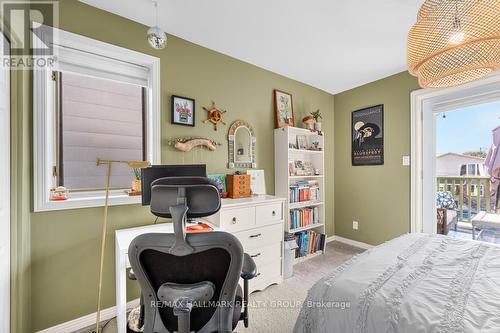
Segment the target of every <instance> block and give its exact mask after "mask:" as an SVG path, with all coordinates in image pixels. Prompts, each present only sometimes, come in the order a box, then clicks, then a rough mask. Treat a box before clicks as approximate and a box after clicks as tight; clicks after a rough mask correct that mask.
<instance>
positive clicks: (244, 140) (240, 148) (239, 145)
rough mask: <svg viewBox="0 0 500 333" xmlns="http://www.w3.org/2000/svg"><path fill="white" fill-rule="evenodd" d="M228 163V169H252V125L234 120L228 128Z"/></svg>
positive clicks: (253, 147)
mask: <svg viewBox="0 0 500 333" xmlns="http://www.w3.org/2000/svg"><path fill="white" fill-rule="evenodd" d="M228 140H229V147H228V149H229V163H228V167H229V168H230V169H235V168H242V169H245V168H246V169H252V168H256V167H257V163H256V162H255V142H256V138H255V133H254V131H253V127H252V125H250V124H249V123H247V122H246V121H244V120H236V121H235V122H234V123H233V124H232V125H231V127H230V128H229V135H228Z"/></svg>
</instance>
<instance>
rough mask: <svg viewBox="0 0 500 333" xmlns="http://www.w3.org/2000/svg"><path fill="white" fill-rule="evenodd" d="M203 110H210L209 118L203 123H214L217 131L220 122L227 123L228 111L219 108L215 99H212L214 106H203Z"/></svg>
mask: <svg viewBox="0 0 500 333" xmlns="http://www.w3.org/2000/svg"><path fill="white" fill-rule="evenodd" d="M203 110H205V111H207V112H208V115H207V117H208V119H207V120H205V121H203V123H208V122H209V123H212V124H213V125H214V130H215V131H217V124H218V123H221V124H224V125H226V123H225V122H224V113H226V112H227V111H226V110H221V109H219V108H217V107H216V106H215V102H214V101H212V106H211V107H210V108H206V107H203Z"/></svg>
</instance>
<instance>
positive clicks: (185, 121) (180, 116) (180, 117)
mask: <svg viewBox="0 0 500 333" xmlns="http://www.w3.org/2000/svg"><path fill="white" fill-rule="evenodd" d="M195 111H196V110H195V101H194V99H192V98H188V97H182V96H176V95H172V124H175V125H183V126H191V127H194V126H195V124H196V123H195Z"/></svg>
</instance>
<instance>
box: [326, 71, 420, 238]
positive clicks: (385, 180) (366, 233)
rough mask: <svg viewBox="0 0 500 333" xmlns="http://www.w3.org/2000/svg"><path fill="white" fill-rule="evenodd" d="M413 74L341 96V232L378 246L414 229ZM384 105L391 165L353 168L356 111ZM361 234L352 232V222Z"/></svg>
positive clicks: (338, 125)
mask: <svg viewBox="0 0 500 333" xmlns="http://www.w3.org/2000/svg"><path fill="white" fill-rule="evenodd" d="M417 88H418V85H417V80H416V79H415V78H414V77H412V76H410V75H409V74H408V73H407V72H404V73H400V74H397V75H394V76H390V77H388V78H385V79H382V80H379V81H376V82H372V83H369V84H366V85H364V86H361V87H358V88H355V89H352V90H349V91H346V92H343V93H341V94H337V95H335V130H334V133H335V139H334V141H335V234H336V235H338V236H341V237H345V238H349V239H353V240H357V241H360V242H365V243H368V244H373V245H377V244H380V243H382V242H384V241H386V240H389V239H392V238H394V237H396V236H399V235H401V234H403V233H406V232H409V230H410V167H408V166H402V164H401V158H402V156H403V155H410V92H411V91H413V90H415V89H417ZM378 104H384V130H385V134H384V142H385V163H384V165H382V166H356V167H353V166H352V165H351V113H352V111H355V110H358V109H361V108H365V107H369V106H373V105H378ZM353 220H356V221H358V222H359V230H353V229H352V221H353Z"/></svg>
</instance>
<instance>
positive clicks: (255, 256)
mask: <svg viewBox="0 0 500 333" xmlns="http://www.w3.org/2000/svg"><path fill="white" fill-rule="evenodd" d="M258 256H260V252H259V253H257V254H254V255H253V256H250V257H252V258H257V257H258Z"/></svg>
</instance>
